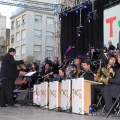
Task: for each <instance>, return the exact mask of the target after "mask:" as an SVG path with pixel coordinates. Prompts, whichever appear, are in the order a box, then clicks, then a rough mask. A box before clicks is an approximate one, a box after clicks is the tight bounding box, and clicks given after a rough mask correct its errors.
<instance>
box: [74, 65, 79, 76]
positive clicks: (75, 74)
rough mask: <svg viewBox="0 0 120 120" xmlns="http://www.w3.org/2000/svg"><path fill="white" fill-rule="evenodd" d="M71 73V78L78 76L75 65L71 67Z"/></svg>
mask: <svg viewBox="0 0 120 120" xmlns="http://www.w3.org/2000/svg"><path fill="white" fill-rule="evenodd" d="M72 68H73V71H72V78H77V77H78V76H79V73H78V71H77V66H76V65H75V64H73V65H72Z"/></svg>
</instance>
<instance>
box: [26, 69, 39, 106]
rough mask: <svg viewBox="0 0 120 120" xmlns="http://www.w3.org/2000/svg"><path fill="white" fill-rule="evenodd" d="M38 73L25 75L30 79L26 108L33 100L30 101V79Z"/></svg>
mask: <svg viewBox="0 0 120 120" xmlns="http://www.w3.org/2000/svg"><path fill="white" fill-rule="evenodd" d="M36 72H37V71H34V72H29V73H27V74H26V75H25V77H27V78H28V100H27V102H26V106H28V104H29V103H31V101H30V100H31V99H30V92H31V91H30V81H31V80H30V79H31V76H32V75H34V74H35V73H36Z"/></svg>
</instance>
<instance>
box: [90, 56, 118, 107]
mask: <svg viewBox="0 0 120 120" xmlns="http://www.w3.org/2000/svg"><path fill="white" fill-rule="evenodd" d="M115 62H116V57H115V56H114V55H112V56H110V57H109V59H108V63H107V64H106V65H105V64H103V65H104V66H101V67H102V68H103V67H104V68H107V69H109V71H110V72H111V74H112V76H114V75H115V72H114V71H115V68H113V66H114V64H115ZM102 75H103V73H102V70H101V69H99V70H98V72H97V74H96V76H95V77H94V80H95V81H99V79H100V77H101V76H102ZM103 87H104V85H103V84H94V85H92V86H91V101H92V105H93V107H94V109H97V108H96V107H95V106H96V104H97V94H101V89H102V88H103Z"/></svg>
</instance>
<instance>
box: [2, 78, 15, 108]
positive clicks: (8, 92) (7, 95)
mask: <svg viewBox="0 0 120 120" xmlns="http://www.w3.org/2000/svg"><path fill="white" fill-rule="evenodd" d="M13 87H14V80H12V79H3V80H2V86H1V91H0V105H1V106H2V105H5V104H6V103H8V105H9V106H12V105H13V104H14V103H13V101H12V99H13Z"/></svg>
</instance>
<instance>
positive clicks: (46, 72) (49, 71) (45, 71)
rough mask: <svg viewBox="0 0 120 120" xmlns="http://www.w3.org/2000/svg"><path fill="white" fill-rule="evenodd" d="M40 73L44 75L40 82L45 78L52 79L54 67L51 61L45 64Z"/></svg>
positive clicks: (46, 79)
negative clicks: (51, 65)
mask: <svg viewBox="0 0 120 120" xmlns="http://www.w3.org/2000/svg"><path fill="white" fill-rule="evenodd" d="M40 75H41V77H42V78H41V80H40V82H43V81H44V80H45V81H51V80H52V78H53V71H52V68H51V67H50V64H49V63H46V64H45V67H43V68H42V71H41V73H40Z"/></svg>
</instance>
